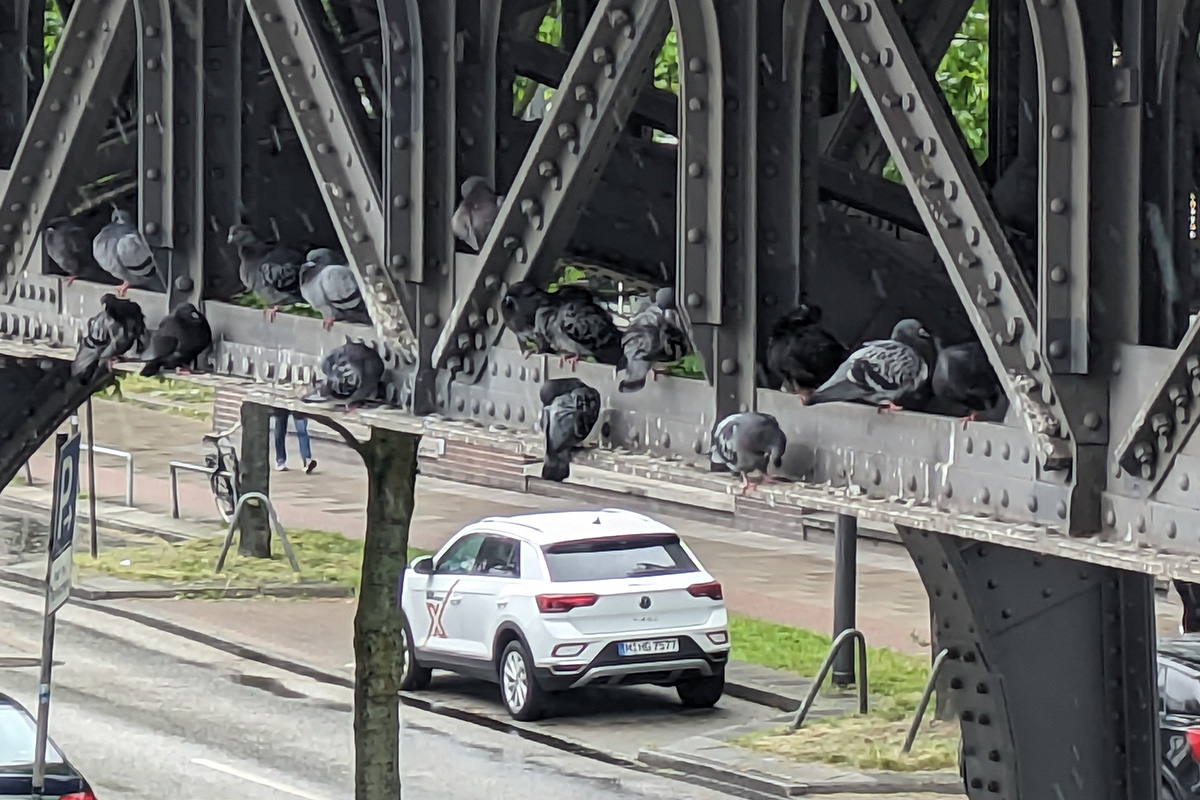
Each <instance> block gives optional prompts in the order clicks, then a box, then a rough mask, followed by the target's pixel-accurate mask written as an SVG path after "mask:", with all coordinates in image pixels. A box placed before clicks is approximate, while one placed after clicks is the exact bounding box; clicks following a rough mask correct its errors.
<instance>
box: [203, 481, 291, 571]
mask: <svg viewBox="0 0 1200 800" xmlns="http://www.w3.org/2000/svg"><path fill="white" fill-rule="evenodd" d="M247 500H255V501H257V502H259V503H262V504H263V505H264V506H266V509H267V517H268V519H269V521H270V522H271V523H272V524H271V527H272V528H273V529H274V531H275V535H276V536H278V537H279V541H280V542H281V543H282V544H283V552H284V555H286V556H287V560H288V563H289V564H291V565H292V572H293V573H295V574H296V575H299V574H300V565H299V564H298V563H296V554H295V553H293V552H292V545H291V543H290V542H288V538H287V531H285V530H284V529H283V523H282V522H280V521H279V515H278V514H276V513H275V506H274V505H272V503H271V498H269V497H267V496H266V495H265V494H263V493H262V492H246V493H245V494H244V495H242V496H241V497H239V498H238V501H237V505H235V506H234V507H233V514H232V516H230V517H229V530H228V531H226V533H225V541H224V543H222V545H221V555H220V556H218V557H217V572H218V573H219V572H220V571H221V570H223V569H224V568H225V557H226V556H228V555H229V548H230V546H231V545H232V544H233V534H234V532H235V531H236V530H237V526H238V521H239V520H241V518H242V509H243V508H244V507H245V505H246V501H247Z"/></svg>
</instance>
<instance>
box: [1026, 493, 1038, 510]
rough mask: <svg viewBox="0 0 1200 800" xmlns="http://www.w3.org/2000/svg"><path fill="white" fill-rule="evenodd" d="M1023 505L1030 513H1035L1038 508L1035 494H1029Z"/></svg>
mask: <svg viewBox="0 0 1200 800" xmlns="http://www.w3.org/2000/svg"><path fill="white" fill-rule="evenodd" d="M1025 507H1026V508H1028V509H1029V513H1030V514H1036V513H1037V510H1038V499H1037V496H1036V495H1032V494H1031V495H1029V501H1028V502H1027V503H1025Z"/></svg>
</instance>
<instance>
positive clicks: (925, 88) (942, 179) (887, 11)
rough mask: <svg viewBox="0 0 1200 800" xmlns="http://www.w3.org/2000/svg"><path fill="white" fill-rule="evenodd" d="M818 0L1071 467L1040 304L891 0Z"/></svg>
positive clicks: (1035, 410)
mask: <svg viewBox="0 0 1200 800" xmlns="http://www.w3.org/2000/svg"><path fill="white" fill-rule="evenodd" d="M821 6H822V7H823V8H824V10H825V14H826V16H827V17H828V19H829V23H830V26H831V27H832V29H833V31H834V34H835V35H836V36H837V39H838V43H839V44H840V45H841V48H842V51H843V53H845V55H846V60H847V61H848V62H850V66H851V68H852V69H853V70H854V75H855V78H856V79H857V80H858V83H859V86H860V87H862V95H863V96H864V97H865V98H866V100H867V103H868V104H869V105H870V107H871V112H872V113H873V114H874V115H875V119H876V121H877V123H878V125H879V129H880V131H881V133H882V134H883V136H884V139H885V140H886V141H887V144H888V148H889V149H890V150H891V152H892V155H893V156H894V157H895V159H896V165H897V167H899V169H900V171H901V173H902V174H903V176H904V180H905V184H906V185H907V186H908V190H909V192H910V193H911V194H912V196H913V201H914V203H916V205H917V207H918V209H920V212H921V216H922V217H923V218H924V220H925V225H926V228H927V229H928V231H929V235H930V237H931V239H932V240H933V242H934V245H935V246H936V247H937V249H938V252H939V253H940V254H941V257H942V261H943V262H944V263H945V264H946V267H947V269H948V270H949V274H950V280H951V282H952V283H953V284H954V287H955V289H956V290H957V291H958V295H959V298H960V299H961V300H962V302H963V304H964V306H965V307H966V310H967V314H968V315H969V316H970V318H971V322H972V325H973V326H974V328H975V331H976V333H977V334H978V335H979V338H980V340H981V341H982V342H983V345H984V347H985V348H986V350H987V352H988V357H989V359H990V360H991V362H992V365H993V366H994V367H995V368H996V372H997V374H998V375H999V377H1000V379H1001V381H1002V382H1003V384H1004V388H1005V390H1006V392H1007V394H1008V397H1009V398H1010V399H1011V400H1012V401H1013V403H1014V404H1015V405H1016V406H1017V407H1018V408H1019V409H1020V411H1021V412H1022V414H1023V416H1024V421H1025V424H1026V426H1027V427H1028V429H1029V430H1030V432H1031V433H1032V434H1033V436H1034V437H1035V441H1036V444H1037V447H1036V450H1037V452H1038V458H1039V461H1040V463H1041V464H1042V466H1043V468H1046V469H1056V470H1057V469H1065V468H1068V467H1070V466H1071V465H1072V463H1073V462H1074V460H1075V442H1074V439H1073V435H1072V431H1071V427H1070V423H1069V421H1068V419H1067V415H1066V412H1065V410H1064V407H1063V403H1062V401H1061V400H1060V398H1059V396H1058V391H1057V389H1056V388H1055V385H1054V382H1053V379H1052V377H1051V375H1050V372H1049V370H1048V369H1047V366H1046V363H1045V361H1044V359H1043V358H1042V355H1041V348H1040V341H1039V337H1038V332H1037V330H1036V328H1035V325H1036V320H1037V314H1038V308H1037V305H1036V304H1035V302H1034V300H1033V297H1032V294H1031V292H1030V291H1029V287H1028V286H1027V285H1026V283H1025V280H1024V278H1023V277H1022V275H1021V272H1020V268H1019V266H1018V265H1017V262H1016V259H1015V257H1014V256H1013V253H1012V250H1011V249H1010V248H1009V245H1008V242H1007V240H1006V239H1005V237H1004V234H1003V232H1002V230H1001V228H1000V224H999V223H998V222H997V221H996V217H995V214H994V213H993V212H992V209H991V206H990V204H989V203H988V200H987V195H986V193H985V192H984V189H983V187H982V185H980V182H979V180H978V179H977V178H976V176H975V173H974V171H973V168H972V164H971V161H970V157H969V156H968V155H967V153H965V152H964V151H963V150H962V148H961V147H959V146H958V145H957V142H956V140H955V129H954V127H953V126H954V125H955V124H956V123H955V122H954V121H953V120H952V119H950V118H949V117H948V116H947V115H946V113H945V112H944V111H943V110H942V107H941V103H940V100H939V98H938V89H937V87H936V86H934V85H933V81H932V80H931V79H930V77H929V75H928V73H926V71H925V69H924V67H923V65H922V64H921V59H920V57H919V55H918V54H917V51H916V49H915V48H914V47H913V44H912V42H911V41H910V40H909V37H908V35H907V34H906V33H905V31H904V27H903V25H902V23H901V21H900V18H899V15H898V14H897V11H896V6H895V4H894V3H893V2H892V0H876V2H872V3H860V2H847V0H821Z"/></svg>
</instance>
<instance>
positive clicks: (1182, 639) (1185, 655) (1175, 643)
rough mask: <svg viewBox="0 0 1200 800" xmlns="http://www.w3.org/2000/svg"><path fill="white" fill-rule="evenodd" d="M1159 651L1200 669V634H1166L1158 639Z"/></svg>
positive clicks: (1160, 653)
mask: <svg viewBox="0 0 1200 800" xmlns="http://www.w3.org/2000/svg"><path fill="white" fill-rule="evenodd" d="M1158 653H1159V655H1164V656H1167V657H1168V658H1172V659H1174V660H1175V661H1179V662H1182V663H1183V664H1186V665H1187V666H1189V667H1191V668H1192V669H1196V670H1200V634H1194V633H1185V634H1182V635H1181V636H1164V637H1163V638H1161V639H1159V640H1158Z"/></svg>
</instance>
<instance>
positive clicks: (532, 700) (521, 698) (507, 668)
mask: <svg viewBox="0 0 1200 800" xmlns="http://www.w3.org/2000/svg"><path fill="white" fill-rule="evenodd" d="M497 668H498V670H499V673H500V698H501V699H502V700H503V701H504V707H505V708H506V709H508V714H509V716H511V717H512V718H513V719H515V720H518V721H520V722H532V721H533V720H535V719H539V718H540V717H541V716H542V714H543V713H544V712H545V709H546V693H545V691H543V690H542V687H540V686H538V683H537V680H536V679H534V677H533V659H532V658H530V656H529V650H528V649H526V647H525V645H524V643H522V642H521V640H520V639H514V640H513V641H511V642H509V643H508V646H507V647H505V648H504V652H503V653H501V654H500V663H499V664H498V665H497Z"/></svg>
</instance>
